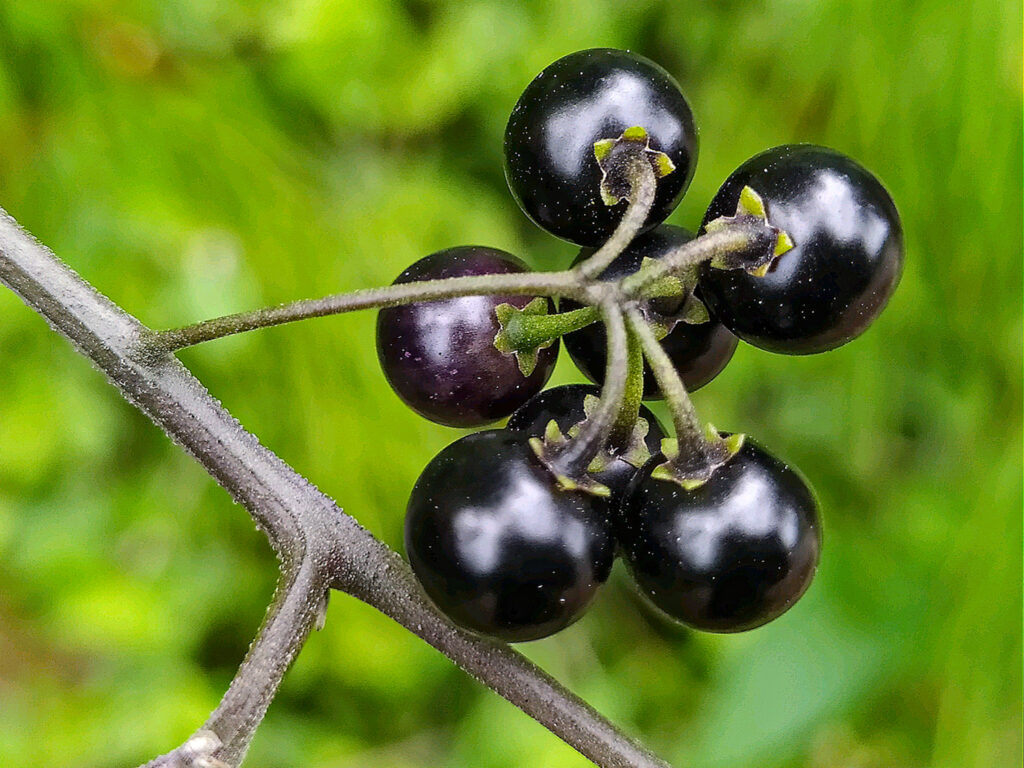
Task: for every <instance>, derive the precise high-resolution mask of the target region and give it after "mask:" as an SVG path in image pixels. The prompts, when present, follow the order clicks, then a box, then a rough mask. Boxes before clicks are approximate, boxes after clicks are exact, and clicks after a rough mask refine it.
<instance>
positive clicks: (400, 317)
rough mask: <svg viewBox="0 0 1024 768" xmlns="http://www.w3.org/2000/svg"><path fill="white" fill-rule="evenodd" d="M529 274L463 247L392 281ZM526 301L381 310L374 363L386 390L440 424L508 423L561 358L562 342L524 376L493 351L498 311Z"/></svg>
mask: <svg viewBox="0 0 1024 768" xmlns="http://www.w3.org/2000/svg"><path fill="white" fill-rule="evenodd" d="M527 269H528V267H527V266H526V265H525V264H524V263H523V262H522V261H520V260H519V259H517V258H516V257H515V256H512V255H511V254H508V253H505V252H504V251H499V250H496V249H494V248H484V247H481V246H463V247H459V248H449V249H447V250H444V251H438V252H437V253H434V254H431V255H430V256H427V257H425V258H423V259H420V260H419V261H417V262H416V263H415V264H413V265H412V266H411V267H409V268H408V269H407V270H405V271H404V272H403V273H402V274H401V275H399V276H398V279H396V280H395V282H396V283H407V282H412V281H414V280H434V279H441V278H447V277H461V276H468V275H483V274H497V273H509V272H525V271H527ZM529 302H530V297H529V296H467V297H463V298H457V299H447V300H444V301H432V302H424V303H419V304H408V305H405V306H401V307H392V308H389V309H383V310H381V312H380V314H379V315H378V316H377V356H378V358H379V359H380V365H381V368H382V369H383V371H384V375H385V376H386V377H387V380H388V383H389V384H391V387H392V388H393V389H394V390H395V392H396V393H397V394H398V396H399V397H400V398H402V400H403V401H405V403H406V404H407V405H408V406H409V407H410V408H412V409H413V410H414V411H416V412H417V413H419V414H420V415H422V416H425V417H426V418H428V419H430V420H432V421H436V422H438V423H440V424H446V425H448V426H451V427H475V426H481V425H484V424H489V423H491V422H493V421H497V420H498V419H502V418H504V417H506V416H508V415H509V414H510V413H512V411H514V410H515V409H516V408H518V407H519V406H520V405H522V404H523V403H525V402H526V401H527V400H529V399H530V398H531V397H532V396H533V395H535V394H536V393H537V392H539V391H540V390H541V388H542V387H543V386H544V384H545V383H546V382H547V380H548V378H549V377H550V376H551V371H552V370H553V369H554V366H555V360H556V358H557V355H558V343H557V342H555V344H553V345H552V346H550V347H548V348H546V349H542V350H540V353H539V357H538V360H537V366H536V368H535V369H534V370H533V372H532V373H531V374H530V375H529V376H523V374H522V373H521V372H520V370H519V365H518V362H517V361H516V358H515V357H514V356H513V355H504V354H502V353H501V352H499V351H498V350H497V349H495V347H494V336H495V334H497V333H498V330H499V325H498V321H497V318H496V317H495V315H494V308H495V307H496V306H498V305H499V304H503V303H508V304H512V305H514V306H516V307H520V308H522V307H524V306H525V305H526V304H528V303H529ZM548 304H549V311H553V309H554V306H553V304H552V303H551V302H550V301H549V302H548Z"/></svg>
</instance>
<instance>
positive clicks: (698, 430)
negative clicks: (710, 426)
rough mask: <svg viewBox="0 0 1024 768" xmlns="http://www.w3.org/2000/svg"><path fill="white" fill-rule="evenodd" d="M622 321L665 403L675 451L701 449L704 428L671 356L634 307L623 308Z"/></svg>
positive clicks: (702, 447)
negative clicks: (670, 423)
mask: <svg viewBox="0 0 1024 768" xmlns="http://www.w3.org/2000/svg"><path fill="white" fill-rule="evenodd" d="M626 322H627V323H628V324H629V330H630V331H632V333H633V334H634V335H635V337H636V338H637V340H638V341H639V343H640V346H641V348H642V349H643V354H644V357H645V358H647V362H648V363H649V364H650V366H651V370H652V371H653V372H654V378H655V379H656V380H657V382H658V387H659V388H660V389H661V391H662V394H664V396H665V401H666V402H667V403H668V407H669V411H670V412H671V414H672V425H673V426H674V427H675V432H676V439H677V440H678V441H679V453H680V454H683V455H686V454H693V453H698V454H699V453H703V452H705V447H706V445H707V441H706V440H705V438H704V429H703V428H702V427H701V424H700V419H698V418H697V411H696V409H695V408H694V407H693V402H692V401H691V400H690V395H689V394H688V393H687V391H686V385H684V384H683V379H682V377H680V375H679V372H678V371H677V370H676V368H675V366H674V365H672V360H671V358H670V357H669V356H668V354H667V353H666V352H665V350H664V349H662V346H661V344H660V343H659V342H658V339H657V338H656V337H655V335H654V331H652V330H651V327H650V326H649V325H648V324H647V321H646V320H644V317H643V315H642V314H640V311H639V310H638V309H636V308H635V307H627V308H626Z"/></svg>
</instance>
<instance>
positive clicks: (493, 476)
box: [405, 430, 615, 642]
mask: <svg viewBox="0 0 1024 768" xmlns="http://www.w3.org/2000/svg"><path fill="white" fill-rule="evenodd" d="M405 548H406V551H407V553H408V555H409V562H410V564H411V565H412V568H413V571H415V573H416V576H417V577H418V578H419V580H420V582H421V583H422V584H423V588H424V589H425V590H426V592H427V594H428V595H429V596H430V598H431V599H432V600H433V601H434V602H435V603H436V604H437V606H438V607H439V608H440V609H441V610H442V611H444V612H445V613H446V614H447V615H448V616H449V617H451V619H452V620H453V621H455V622H456V623H458V624H461V625H462V626H464V627H467V628H469V629H472V630H475V631H477V632H481V633H483V634H487V635H493V636H495V637H499V638H501V639H503V640H507V641H510V642H518V641H523V640H536V639H538V638H541V637H546V636H548V635H550V634H552V633H554V632H557V631H558V630H560V629H562V628H564V627H566V626H568V625H569V624H571V623H572V622H574V621H575V620H576V619H578V618H579V617H580V616H581V615H582V614H583V611H584V610H585V609H586V607H587V605H588V604H589V602H590V600H591V598H592V597H593V596H594V594H595V593H596V591H597V588H598V587H599V586H600V585H601V584H602V583H603V582H604V581H605V580H606V579H607V578H608V573H609V571H610V570H611V566H612V560H613V558H614V552H615V545H614V538H613V536H612V532H611V522H610V520H609V519H608V511H607V503H606V502H604V501H603V500H601V499H598V498H596V497H594V496H589V495H587V494H584V493H581V492H576V491H562V490H558V489H557V488H556V487H555V482H554V479H553V478H552V476H551V474H550V473H549V472H548V471H547V470H546V469H545V468H544V467H543V466H542V465H541V464H540V462H538V461H537V460H536V458H535V456H534V454H533V451H532V450H531V449H530V447H529V445H528V444H527V442H526V438H525V437H524V436H523V435H520V434H516V433H513V432H509V431H506V430H490V431H487V432H478V433H476V434H472V435H468V436H467V437H464V438H462V439H461V440H458V441H456V442H454V443H452V444H451V445H449V446H448V447H447V448H445V449H444V450H443V451H441V453H439V454H438V455H437V456H436V457H434V459H433V460H431V462H430V463H429V464H428V465H427V467H426V469H424V470H423V474H421V475H420V478H419V480H417V481H416V485H415V487H414V488H413V490H412V495H411V497H410V498H409V507H408V511H407V514H406V518H405Z"/></svg>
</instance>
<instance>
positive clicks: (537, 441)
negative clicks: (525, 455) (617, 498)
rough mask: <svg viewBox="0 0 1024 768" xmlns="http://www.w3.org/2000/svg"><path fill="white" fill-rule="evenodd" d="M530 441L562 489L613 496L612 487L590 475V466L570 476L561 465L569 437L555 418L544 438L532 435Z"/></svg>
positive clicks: (600, 495)
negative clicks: (562, 452)
mask: <svg viewBox="0 0 1024 768" xmlns="http://www.w3.org/2000/svg"><path fill="white" fill-rule="evenodd" d="M529 442H530V448H531V449H533V453H534V455H536V457H537V459H538V460H539V461H540V463H541V464H543V465H544V466H545V467H546V468H547V469H548V471H549V472H550V473H551V475H552V476H553V477H554V479H555V483H556V484H557V485H558V487H559V488H560V489H561V490H563V491H580V492H582V493H588V494H590V495H591V496H599V497H601V498H608V497H609V496H611V494H612V492H611V489H610V488H609V487H608V486H607V485H604V484H603V483H599V482H597V480H595V479H594V478H593V477H592V476H591V475H590V468H589V467H588V468H587V471H586V472H584V473H582V474H581V475H580V476H578V477H570V476H569V475H568V474H566V473H565V472H564V471H563V470H562V469H561V468H560V467H559V462H558V456H559V453H560V452H561V450H562V449H564V448H565V446H566V444H568V442H569V438H567V437H566V436H565V435H563V434H562V430H560V429H559V428H558V424H556V423H555V421H554V419H552V420H551V421H550V422H549V423H548V426H547V429H545V431H544V437H543V438H540V437H531V438H530V441H529Z"/></svg>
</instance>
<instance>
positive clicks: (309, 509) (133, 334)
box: [0, 209, 667, 768]
mask: <svg viewBox="0 0 1024 768" xmlns="http://www.w3.org/2000/svg"><path fill="white" fill-rule="evenodd" d="M0 281H2V282H3V283H4V284H5V285H7V286H8V287H9V288H10V289H11V290H13V291H14V292H15V293H16V294H18V295H19V296H20V297H21V298H22V299H23V300H24V301H25V303H26V304H28V305H29V306H30V307H31V308H32V309H34V310H35V311H36V312H38V313H39V314H40V315H42V316H43V317H44V318H46V320H47V321H48V322H49V323H50V325H51V326H52V327H53V328H54V329H55V330H57V331H58V332H60V333H61V334H63V335H64V336H65V337H67V338H68V339H69V340H70V341H71V343H72V344H73V345H74V346H75V347H76V349H78V351H79V352H81V353H82V354H83V355H84V356H85V357H87V358H88V359H89V360H91V361H92V362H93V364H94V365H95V366H96V367H97V368H99V369H100V370H101V371H102V372H103V373H104V374H105V375H106V376H107V377H108V378H109V380H110V382H111V383H112V384H113V385H114V386H115V387H116V388H117V389H118V390H119V391H120V393H121V394H122V395H123V396H124V397H125V398H126V399H127V400H129V401H130V402H132V403H133V404H134V405H136V406H137V407H138V408H139V409H140V410H141V411H143V413H145V414H146V415H147V416H148V417H149V418H150V419H151V420H152V421H153V422H154V423H155V424H157V425H158V426H159V427H161V428H162V429H163V430H164V431H165V432H166V433H167V434H168V435H169V436H170V437H171V438H172V439H173V440H174V441H175V442H177V443H178V444H179V445H181V446H182V447H183V448H184V449H185V450H186V451H187V452H188V453H190V454H191V455H192V456H193V457H195V458H196V460H197V461H199V462H200V464H202V466H203V467H204V468H205V469H206V470H207V471H208V472H209V473H210V475H211V476H212V477H213V478H214V479H215V480H216V481H217V482H218V483H220V484H221V485H222V486H223V487H224V488H225V489H227V490H228V491H229V492H230V493H231V495H232V496H233V497H234V498H235V499H236V500H237V501H238V502H240V503H241V504H242V505H244V506H245V508H246V509H247V510H248V511H249V513H250V514H251V515H252V517H253V519H254V520H255V522H256V524H257V525H258V526H259V527H260V528H261V529H262V530H263V531H264V532H265V533H266V534H267V536H268V538H269V540H270V542H271V544H272V545H273V547H274V550H275V551H276V552H277V554H278V557H279V559H280V561H281V568H282V572H283V576H282V584H283V585H284V592H283V594H284V595H285V597H284V598H283V599H282V602H280V603H275V606H276V607H275V609H274V610H273V611H272V613H271V615H270V618H269V619H268V621H267V623H266V624H265V625H264V627H263V629H262V630H261V633H260V635H259V637H257V639H256V641H255V642H254V643H253V646H252V648H251V649H250V652H249V654H248V655H247V657H246V661H245V662H243V664H242V666H241V667H240V669H239V672H238V675H237V676H236V678H235V680H234V681H233V682H232V684H231V687H230V688H229V691H228V694H227V695H225V697H224V700H223V701H222V702H221V706H219V707H218V709H217V710H216V711H215V712H214V714H213V715H211V718H210V720H209V721H208V724H207V725H208V726H210V728H201V729H200V730H199V731H198V732H197V733H196V735H195V737H194V738H193V739H190V740H189V741H188V742H187V743H186V744H185V745H183V746H182V747H181V748H179V749H177V750H174V752H171V753H169V754H168V755H166V756H164V757H163V758H159V759H158V760H157V761H154V764H156V765H160V766H168V767H169V766H175V767H177V766H184V765H203V764H205V765H214V764H217V763H215V762H214V761H219V763H220V764H222V765H227V766H228V767H229V768H234V767H235V766H237V765H238V763H239V762H240V761H241V759H242V756H243V755H244V753H245V750H246V748H247V746H248V744H249V743H250V741H251V739H252V736H253V733H254V732H255V729H256V727H257V725H258V724H259V722H260V720H261V719H262V717H263V713H264V712H265V710H266V708H267V706H268V705H269V703H270V700H271V699H272V697H273V695H274V693H275V692H276V689H277V685H278V683H279V682H280V679H281V676H282V675H283V674H284V671H285V669H286V668H287V666H288V664H289V663H290V661H291V660H292V659H293V658H294V656H295V654H296V653H298V650H299V649H300V648H301V647H302V644H303V642H304V640H305V637H306V633H307V632H308V631H309V627H310V623H311V621H312V620H313V619H314V618H315V616H316V614H317V612H318V611H319V609H320V606H321V601H322V599H323V594H322V591H321V590H322V588H323V586H324V585H330V586H332V587H334V588H336V589H342V590H344V591H346V592H348V593H350V594H353V595H355V596H357V597H359V598H360V599H362V600H364V601H366V602H367V603H369V604H371V605H373V606H374V607H376V608H378V609H379V610H381V611H382V612H383V613H385V614H386V615H388V616H390V617H391V618H392V619H394V620H395V621H397V622H398V623H399V624H401V625H402V626H404V627H406V628H407V629H409V630H410V631H411V632H414V633H415V634H417V635H419V636H420V637H422V638H424V639H425V640H427V641H428V642H430V643H431V644H432V645H434V646H435V647H436V648H438V649H439V650H441V651H442V652H443V653H444V654H446V655H447V656H448V657H449V658H451V659H452V660H453V661H455V662H456V663H457V664H459V665H460V666H461V667H462V668H463V669H465V670H466V671H468V672H469V673H470V674H472V675H473V676H474V677H476V678H477V679H479V680H480V681H481V682H483V683H484V684H485V685H487V686H488V687H490V688H491V689H492V690H494V691H496V692H497V693H499V694H501V695H502V696H504V697H505V698H507V699H508V700H509V701H512V702H513V703H515V704H516V705H517V706H519V707H520V708H522V709H523V711H525V712H526V713H527V714H529V715H530V716H531V717H533V718H535V719H536V720H537V721H538V722H540V723H542V724H543V725H545V726H546V727H548V728H549V729H550V730H551V731H552V732H553V733H555V734H556V735H557V736H559V737H560V738H562V739H563V740H564V741H565V742H566V743H568V744H570V745H571V746H573V747H575V748H576V749H577V750H579V751H580V752H581V753H582V754H583V755H585V756H586V757H588V758H590V759H591V760H592V761H594V762H595V763H596V764H597V765H599V766H602V768H667V766H666V764H665V763H663V762H662V761H660V760H659V759H658V758H656V757H654V756H653V755H652V754H651V753H650V752H648V751H647V750H646V749H644V748H643V747H641V746H640V745H638V744H637V743H636V742H634V741H632V740H630V739H629V738H628V737H626V736H625V735H623V734H622V733H621V732H620V731H619V730H617V729H616V728H615V727H614V726H613V725H612V724H611V723H609V722H608V721H607V720H605V719H604V718H602V717H601V716H600V715H599V714H597V713H596V712H595V711H594V710H593V709H592V708H590V707H588V706H587V705H586V704H585V703H584V702H582V701H581V700H580V699H579V698H577V697H576V696H574V695H573V694H572V693H570V692H569V691H567V690H566V689H565V688H563V687H562V686H561V685H559V684H558V683H557V681H555V680H553V679H552V678H551V677H550V676H549V675H547V674H545V673H544V672H543V671H541V670H539V669H538V668H537V667H536V666H534V665H533V664H532V663H531V662H529V661H528V660H527V659H525V658H524V657H523V656H522V655H521V654H519V653H517V652H515V651H514V650H512V649H511V648H509V647H508V646H506V645H504V644H501V643H495V642H492V641H489V640H486V639H484V638H481V637H479V636H477V635H474V634H472V633H470V632H467V631H465V630H462V629H460V628H458V627H456V626H455V625H453V624H452V622H451V621H450V620H449V619H448V618H447V617H445V616H444V615H443V614H441V613H440V612H439V611H438V610H437V608H436V607H434V605H433V604H432V603H431V602H430V601H429V600H428V599H427V598H426V596H425V595H424V594H423V592H422V590H421V589H419V587H418V585H417V583H416V581H415V576H413V574H412V571H411V570H410V569H409V567H408V565H406V564H405V562H404V561H403V560H402V559H401V558H400V557H399V556H398V555H397V554H396V553H395V552H393V551H392V550H390V549H388V547H387V546H385V545H384V544H383V543H382V542H380V541H379V540H378V539H376V538H375V537H374V536H373V535H372V534H371V533H369V532H368V531H367V530H366V529H364V528H363V527H362V526H360V525H359V523H358V522H356V520H355V519H353V518H352V517H351V516H349V515H347V514H345V513H344V512H343V511H342V510H341V509H340V508H339V507H338V506H337V505H336V504H335V503H334V502H333V501H332V500H331V499H329V498H328V497H327V496H325V495H324V494H323V493H322V492H320V491H319V490H318V489H317V488H315V487H314V486H313V485H312V484H310V483H309V481H307V480H306V479H305V478H303V477H302V476H301V475H299V474H298V473H296V472H295V470H294V469H292V468H291V467H290V466H288V465H287V464H286V463H285V462H283V461H282V460H281V459H280V458H278V457H277V456H276V455H275V454H274V453H273V452H272V451H270V450H269V449H267V448H266V447H264V446H262V445H261V444H260V443H259V441H258V440H257V438H256V437H255V436H254V435H252V434H251V433H249V432H247V431H246V430H245V429H243V428H242V426H241V425H240V424H239V423H238V422H237V421H236V420H235V419H234V418H233V417H232V416H231V415H230V414H229V413H228V412H227V411H226V410H225V409H224V408H223V407H222V406H221V405H220V404H219V403H218V402H217V401H216V400H215V399H214V398H213V397H212V396H211V395H210V394H209V392H208V391H207V390H206V389H205V388H204V387H203V386H202V384H201V383H200V382H199V381H198V380H197V379H196V378H195V377H194V376H192V374H191V373H189V371H188V370H187V369H186V368H185V367H184V366H183V365H182V364H181V363H180V361H178V360H177V359H176V358H175V357H174V356H173V355H171V354H169V353H167V352H166V351H161V350H160V349H159V348H156V349H154V348H153V347H152V346H151V345H150V342H151V340H152V338H153V335H154V334H153V332H152V331H150V330H149V329H148V328H146V327H145V326H144V325H142V323H140V322H139V321H138V320H136V319H135V318H134V317H132V316H131V315H129V314H127V313H126V312H125V311H124V310H123V309H121V308H120V307H119V306H117V305H116V304H114V303H113V302H112V301H111V300H110V299H108V298H107V297H106V296H103V295H102V294H100V293H99V292H97V291H96V290H95V289H94V288H93V287H92V286H91V285H89V284H88V283H86V282H85V281H84V280H82V279H81V278H80V277H79V276H78V275H77V274H75V272H74V271H73V270H71V269H70V268H69V267H68V266H67V265H66V264H64V263H63V262H61V261H60V260H59V259H58V258H57V257H56V256H54V255H53V254H52V253H51V252H50V251H49V250H48V249H46V248H45V247H44V246H42V245H41V244H40V243H38V242H37V241H36V240H35V239H33V238H32V237H31V236H30V235H29V234H28V233H26V232H25V231H24V230H22V229H21V228H20V227H19V226H18V225H17V223H16V222H15V221H14V220H13V219H12V218H11V217H10V216H9V215H7V213H6V212H5V211H3V210H2V209H0ZM211 728H216V729H219V730H217V731H214V732H213V733H212V734H211V733H210V732H209V731H210V730H211Z"/></svg>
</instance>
